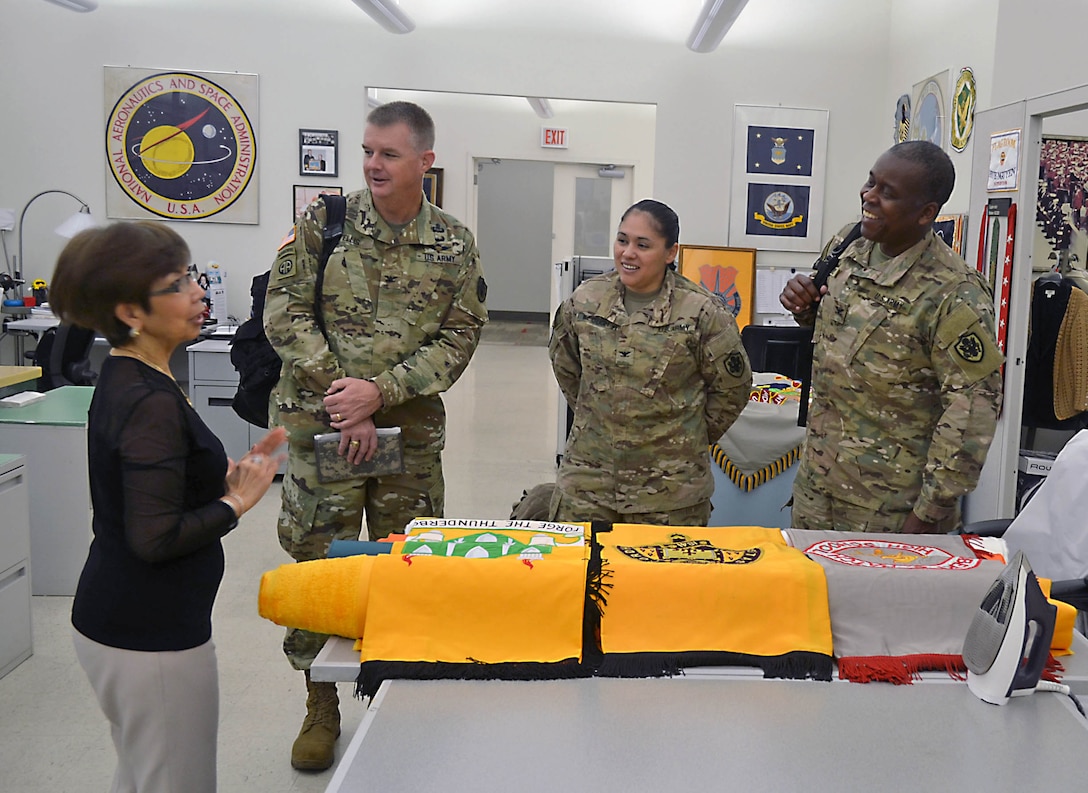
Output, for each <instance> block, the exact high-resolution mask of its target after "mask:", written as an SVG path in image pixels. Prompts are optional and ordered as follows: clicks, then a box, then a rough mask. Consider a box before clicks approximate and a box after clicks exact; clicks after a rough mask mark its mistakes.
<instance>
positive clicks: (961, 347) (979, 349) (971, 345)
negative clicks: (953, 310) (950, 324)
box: [952, 331, 986, 363]
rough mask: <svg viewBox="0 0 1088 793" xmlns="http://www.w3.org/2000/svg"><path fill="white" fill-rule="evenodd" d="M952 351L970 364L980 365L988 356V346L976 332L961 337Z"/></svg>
mask: <svg viewBox="0 0 1088 793" xmlns="http://www.w3.org/2000/svg"><path fill="white" fill-rule="evenodd" d="M952 349H953V350H955V351H956V354H957V355H959V356H960V357H961V358H963V360H965V361H967V362H968V363H978V362H979V361H981V360H982V358H983V356H984V355H985V354H986V345H985V344H983V342H982V339H981V338H980V337H979V335H978V334H977V333H975V332H974V331H969V332H967V333H964V334H963V335H962V336H960V337H959V338H958V339H957V340H956V343H955V344H954V345H952Z"/></svg>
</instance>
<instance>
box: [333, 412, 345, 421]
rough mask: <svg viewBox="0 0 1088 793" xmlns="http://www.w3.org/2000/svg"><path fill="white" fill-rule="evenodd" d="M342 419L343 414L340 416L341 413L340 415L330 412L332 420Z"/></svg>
mask: <svg viewBox="0 0 1088 793" xmlns="http://www.w3.org/2000/svg"><path fill="white" fill-rule="evenodd" d="M342 419H343V416H341V415H340V414H339V413H333V414H332V420H333V421H336V422H339V421H341V420H342Z"/></svg>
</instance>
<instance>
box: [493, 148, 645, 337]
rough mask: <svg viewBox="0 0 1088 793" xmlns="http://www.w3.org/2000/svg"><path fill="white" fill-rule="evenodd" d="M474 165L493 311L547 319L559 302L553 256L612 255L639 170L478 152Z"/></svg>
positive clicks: (522, 318)
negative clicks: (614, 238)
mask: <svg viewBox="0 0 1088 793" xmlns="http://www.w3.org/2000/svg"><path fill="white" fill-rule="evenodd" d="M474 171H475V173H476V185H475V188H476V200H475V203H476V228H477V236H478V238H479V241H480V251H481V254H480V255H481V257H482V260H483V265H484V273H485V274H486V276H487V281H488V286H489V289H488V299H487V303H488V312H489V314H490V315H491V316H492V317H493V318H494V319H497V320H502V319H506V320H515V321H531V322H537V321H539V322H548V321H549V320H550V318H551V313H552V311H554V309H555V307H556V305H557V304H558V294H557V285H556V279H555V278H554V277H553V271H554V264H555V262H559V261H563V260H566V259H570V258H571V257H572V256H611V254H612V235H613V234H614V233H615V229H616V227H617V226H619V219H620V216H621V215H622V214H623V212H624V210H625V209H627V207H628V206H630V205H631V194H632V186H631V185H632V184H633V182H634V168H633V167H630V166H616V165H612V164H609V165H607V166H606V165H599V164H587V163H555V162H541V161H537V160H512V159H503V158H498V157H478V158H475V160H474ZM602 174H607V175H602Z"/></svg>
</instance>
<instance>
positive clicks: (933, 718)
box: [326, 677, 1088, 793]
mask: <svg viewBox="0 0 1088 793" xmlns="http://www.w3.org/2000/svg"><path fill="white" fill-rule="evenodd" d="M1085 749H1088V721H1085V719H1083V718H1082V717H1081V716H1080V715H1079V714H1077V713H1076V711H1075V710H1074V708H1073V706H1072V703H1071V702H1070V701H1069V699H1068V698H1067V697H1064V696H1061V695H1057V694H1035V695H1033V696H1030V697H1024V698H1018V699H1015V700H1013V701H1012V702H1010V703H1009V704H1008V705H1006V706H1005V707H997V706H995V705H988V704H986V703H984V702H982V701H980V700H979V699H977V698H976V697H975V696H974V695H973V694H971V692H970V691H969V690H968V689H967V686H966V685H965V684H961V685H956V686H937V685H914V686H893V685H888V684H867V685H855V684H842V685H837V684H834V683H815V682H812V681H789V680H774V681H762V680H740V679H721V678H719V679H709V678H691V677H682V678H670V679H660V678H657V679H639V680H625V679H605V678H594V679H589V680H551V681H540V682H508V681H490V682H480V681H472V682H469V681H403V680H396V681H391V682H387V683H384V684H383V685H382V687H381V689H380V690H379V692H378V694H377V695H376V696H375V698H374V702H373V703H372V704H371V706H370V708H369V710H368V711H367V713H366V715H365V717H364V719H363V722H362V723H361V724H360V726H359V729H358V731H357V732H356V734H355V736H354V737H353V738H352V740H351V742H350V744H349V745H348V747H347V749H346V750H345V752H344V755H343V757H342V759H341V760H340V763H339V765H338V766H337V768H336V770H335V772H334V774H333V777H332V779H331V780H330V782H329V786H328V787H327V789H326V791H327V793H366V792H374V793H376V792H377V791H382V792H383V793H384V792H385V791H391V790H405V791H408V790H411V791H432V790H442V791H447V792H448V793H456V792H457V791H473V793H477V792H483V793H491V792H495V793H498V792H499V791H501V792H502V793H507V792H508V791H518V793H545V791H548V793H551V792H552V791H564V793H583V792H584V793H601V791H625V792H629V793H635V792H638V791H654V792H655V793H657V792H658V791H696V790H699V791H702V790H738V791H745V793H782V792H783V791H792V790H804V791H809V792H816V793H820V792H824V791H826V792H827V793H843V791H881V793H887V792H888V791H895V792H901V793H906V792H908V791H909V792H911V793H913V792H914V791H918V792H919V793H921V792H922V791H926V792H927V793H929V792H930V791H947V790H963V791H1014V790H1015V791H1019V790H1022V791H1043V790H1055V791H1057V790H1081V789H1083V787H1084V781H1085V773H1084V770H1083V766H1082V759H1083V757H1084V752H1085Z"/></svg>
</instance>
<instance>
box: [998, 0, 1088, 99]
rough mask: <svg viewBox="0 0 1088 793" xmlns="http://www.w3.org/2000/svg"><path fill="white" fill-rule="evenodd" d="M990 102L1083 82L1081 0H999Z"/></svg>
mask: <svg viewBox="0 0 1088 793" xmlns="http://www.w3.org/2000/svg"><path fill="white" fill-rule="evenodd" d="M998 6H999V9H1000V10H999V13H998V24H997V33H996V41H995V51H996V53H997V57H996V58H995V62H994V93H993V106H994V107H998V106H1000V105H1005V104H1008V103H1010V102H1016V101H1019V100H1021V99H1027V98H1031V97H1036V96H1042V95H1044V94H1051V93H1055V92H1056V91H1062V90H1065V89H1067V88H1075V87H1077V86H1080V85H1084V84H1085V83H1088V70H1085V69H1084V67H1083V66H1082V64H1083V62H1084V33H1085V30H1086V29H1088V4H1086V3H1085V2H1084V0H999V2H998Z"/></svg>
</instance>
